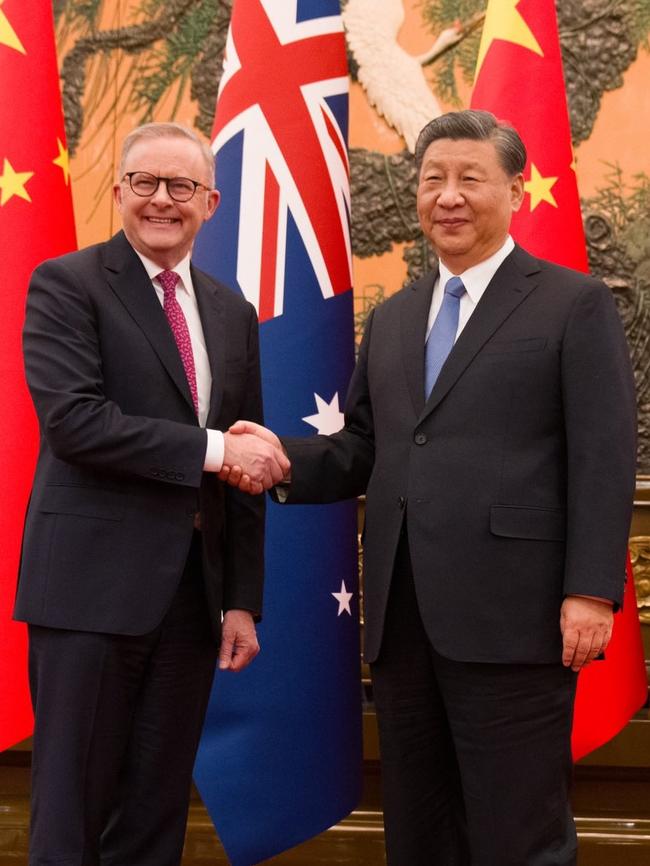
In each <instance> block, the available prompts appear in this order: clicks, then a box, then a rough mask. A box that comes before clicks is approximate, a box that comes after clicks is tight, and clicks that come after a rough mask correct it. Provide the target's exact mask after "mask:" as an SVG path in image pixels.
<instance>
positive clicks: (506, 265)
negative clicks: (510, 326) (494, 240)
mask: <svg viewBox="0 0 650 866" xmlns="http://www.w3.org/2000/svg"><path fill="white" fill-rule="evenodd" d="M538 271H539V265H538V263H537V262H536V260H535V259H533V258H532V256H529V255H528V254H527V253H526V252H524V250H522V249H521V247H515V249H514V250H513V252H512V253H511V254H510V255H509V256H508V257H507V258H506V259H505V260H504V261H503V263H502V264H501V266H500V267H499V269H498V270H497V272H496V274H495V275H494V277H493V278H492V280H491V281H490V283H489V284H488V287H487V288H486V290H485V292H484V294H483V297H482V298H481V300H480V301H479V303H478V305H477V307H476V309H475V310H474V312H473V313H472V315H471V316H470V319H469V321H468V322H467V324H466V325H465V327H464V328H463V330H462V332H461V334H460V336H459V337H458V340H457V341H456V343H455V345H454V347H453V349H452V350H451V352H450V354H449V356H448V358H447V360H446V362H445V364H444V366H443V368H442V370H441V372H440V376H439V377H438V380H437V381H436V383H435V385H434V387H433V390H432V392H431V394H430V396H429V399H428V400H427V402H426V405H424V408H423V410H422V412H421V414H420V417H419V418H418V423H420V422H421V421H422V420H423V419H424V418H425V417H426V416H427V415H429V413H431V412H433V410H434V409H435V408H436V406H437V405H438V404H439V403H440V401H441V400H442V399H443V397H444V396H445V395H446V394H447V393H448V392H449V390H450V389H451V388H453V386H454V385H455V384H456V382H457V381H458V378H459V377H460V376H461V374H462V373H463V371H464V370H465V369H466V367H467V366H468V365H469V364H470V363H471V362H472V361H473V359H474V358H475V357H476V355H477V353H478V352H479V351H480V350H481V349H482V347H483V346H484V345H485V343H486V342H487V341H488V340H489V339H490V337H491V336H492V335H493V334H494V333H495V331H496V330H497V329H498V328H499V327H500V326H501V325H502V324H503V322H504V321H505V320H506V319H507V318H508V316H510V314H511V313H512V312H513V310H515V309H516V308H517V307H518V306H519V304H521V302H522V301H523V300H524V299H525V298H526V296H527V295H529V294H530V292H532V291H533V289H534V288H535V286H536V282H535V280H534V279H531V275H532V274H534V273H536V272H538ZM421 356H422V353H421ZM422 375H423V374H422ZM423 387H424V386H423Z"/></svg>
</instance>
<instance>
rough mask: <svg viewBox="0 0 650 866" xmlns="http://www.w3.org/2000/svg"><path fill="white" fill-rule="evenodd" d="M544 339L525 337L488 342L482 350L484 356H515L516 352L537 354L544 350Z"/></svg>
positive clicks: (545, 343) (545, 342)
mask: <svg viewBox="0 0 650 866" xmlns="http://www.w3.org/2000/svg"><path fill="white" fill-rule="evenodd" d="M547 343H548V340H547V339H546V337H526V338H524V339H521V340H490V342H489V343H486V344H485V346H484V347H483V349H482V352H483V354H485V355H504V354H508V355H510V354H515V353H518V352H539V351H541V350H542V349H545V348H546V345H547Z"/></svg>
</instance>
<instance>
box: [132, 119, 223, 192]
mask: <svg viewBox="0 0 650 866" xmlns="http://www.w3.org/2000/svg"><path fill="white" fill-rule="evenodd" d="M154 138H187V139H188V140H189V141H193V142H194V144H196V145H198V147H199V149H200V150H201V155H202V156H203V160H204V162H205V167H206V170H207V176H208V178H209V179H210V185H211V186H212V187H213V186H214V154H213V153H212V148H211V147H210V145H209V144H207V143H206V142H205V141H204V140H203V139H202V138H199V136H198V135H197V134H196V132H194V130H193V129H190V128H189V126H183V124H182V123H145V124H143V125H142V126H138V127H136V128H135V129H134V130H133V131H132V132H130V133H129V134H128V135H127V137H126V138H125V139H124V141H123V142H122V155H121V156H120V168H119V174H120V177H124V166H125V164H126V158H127V156H128V155H129V151H130V150H131V148H132V147H133V145H134V144H136V143H137V142H138V141H146V140H151V139H154Z"/></svg>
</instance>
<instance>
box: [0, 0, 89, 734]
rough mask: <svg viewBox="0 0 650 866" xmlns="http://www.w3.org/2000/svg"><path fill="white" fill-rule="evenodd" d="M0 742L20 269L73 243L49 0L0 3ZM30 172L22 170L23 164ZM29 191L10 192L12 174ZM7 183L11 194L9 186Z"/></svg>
mask: <svg viewBox="0 0 650 866" xmlns="http://www.w3.org/2000/svg"><path fill="white" fill-rule="evenodd" d="M0 83H1V85H2V94H3V98H2V99H1V100H0V251H1V261H2V272H3V276H2V306H1V307H0V310H1V313H0V406H2V412H0V474H1V476H2V484H1V485H0V539H1V543H2V556H1V557H0V750H1V749H5V748H7V747H8V746H11V745H12V744H13V743H16V742H18V741H20V740H22V739H24V738H25V737H26V736H28V735H29V734H30V733H31V725H32V717H31V707H30V700H29V692H28V686H27V641H26V629H25V626H24V625H22V624H20V623H14V622H12V620H11V611H12V607H13V600H14V594H15V586H16V574H17V570H18V561H19V556H20V538H21V533H22V525H23V517H24V514H25V507H26V504H27V499H28V496H29V490H30V486H31V480H32V472H33V467H34V461H35V457H36V450H37V447H38V429H37V425H36V419H35V416H34V412H33V408H32V404H31V400H30V398H29V394H28V392H27V388H26V386H25V381H24V373H23V364H22V354H21V341H20V336H21V330H22V324H23V315H24V307H25V295H26V290H27V284H28V282H29V276H30V274H31V272H32V270H33V269H34V267H35V266H36V265H37V264H38V263H39V262H41V261H42V260H43V259H45V258H50V257H52V256H57V255H60V254H61V253H64V252H67V251H69V250H71V249H74V248H75V246H76V240H75V229H74V219H73V213H72V197H71V194H70V186H69V182H68V183H66V179H65V176H64V171H63V168H62V167H60V166H59V165H56V164H54V163H53V160H55V159H58V158H59V154H60V149H59V145H58V143H57V139H58V141H60V142H61V146H62V147H63V148H65V132H64V128H63V115H62V111H61V96H60V92H59V74H58V66H57V58H56V51H55V44H54V24H53V20H52V3H51V0H32V2H30V3H25V2H24V0H4V3H3V4H2V5H1V6H0ZM29 172H33V174H32V175H31V177H27V176H26V173H29ZM14 173H16V174H17V175H19V178H18V188H20V189H21V190H22V191H24V193H26V194H27V195H28V196H29V198H30V199H31V201H27V200H26V199H25V198H24V197H23V196H22V195H20V194H15V191H16V188H17V186H16V184H15V183H11V178H12V177H15V175H14ZM12 190H13V192H14V194H12Z"/></svg>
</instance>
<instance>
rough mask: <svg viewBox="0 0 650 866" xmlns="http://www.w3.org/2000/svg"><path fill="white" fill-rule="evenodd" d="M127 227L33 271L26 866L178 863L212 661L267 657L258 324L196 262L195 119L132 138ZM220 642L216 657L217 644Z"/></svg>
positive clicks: (26, 555)
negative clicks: (236, 475) (247, 487)
mask: <svg viewBox="0 0 650 866" xmlns="http://www.w3.org/2000/svg"><path fill="white" fill-rule="evenodd" d="M114 197H115V202H116V205H117V207H118V209H119V211H120V213H121V216H122V222H123V231H122V232H119V233H118V234H117V235H115V237H113V238H112V239H111V240H110V241H108V242H107V243H102V244H98V245H96V246H92V247H89V248H87V249H84V250H81V251H80V252H77V253H73V254H71V255H67V256H63V257H61V258H59V259H55V260H52V261H48V262H44V263H43V264H42V265H41V266H40V267H39V268H37V269H36V271H35V272H34V274H33V277H32V280H31V283H30V288H29V295H28V302H27V314H26V323H25V331H24V350H25V368H26V372H27V379H28V384H29V387H30V391H31V394H32V397H33V400H34V404H35V407H36V411H37V414H38V418H39V422H40V428H41V449H40V454H39V457H38V464H37V468H36V475H35V479H34V485H33V490H32V496H31V500H30V505H29V509H28V513H27V518H26V524H25V534H24V541H23V556H22V563H21V570H20V578H19V586H18V595H17V600H16V609H15V616H16V618H17V619H19V620H23V621H25V622H27V623H28V624H29V639H30V681H31V689H32V699H33V703H34V710H35V732H34V746H33V773H32V823H31V842H30V860H29V862H30V864H31V866H44V864H52V863H57V864H61V866H63V864H65V866H90V864H92V866H96V864H99V863H100V862H101V863H102V866H177V864H178V863H180V860H181V854H182V848H183V840H184V832H185V823H186V818H187V809H188V802H189V793H190V782H191V773H192V767H193V763H194V756H195V752H196V748H197V744H198V740H199V736H200V732H201V726H202V723H203V717H204V713H205V708H206V705H207V700H208V696H209V692H210V687H211V683H212V678H213V673H214V668H215V665H216V662H217V655H218V662H219V667H220V668H221V669H224V670H231V671H239V670H241V669H242V668H244V667H245V666H246V665H247V664H248V663H249V662H250V661H251V660H252V659H253V658H254V657H255V655H256V654H257V652H258V651H259V647H258V643H257V638H256V633H255V624H254V623H255V620H256V619H257V618H258V617H259V614H260V611H261V606H262V577H263V574H262V572H263V533H264V504H263V501H262V499H261V498H257V499H255V498H252V497H248V496H246V495H245V494H243V493H240V492H239V491H237V490H234V489H232V488H229V487H227V486H225V485H224V484H223V482H222V481H220V480H219V478H218V477H217V474H216V473H217V472H218V471H219V470H220V469H221V467H222V464H223V463H224V461H227V462H228V463H237V464H239V463H240V461H241V465H243V466H246V468H247V471H248V472H249V473H250V475H251V477H253V478H254V479H255V480H256V482H257V483H259V484H260V485H262V486H263V487H266V488H268V487H270V486H271V485H272V484H274V483H276V482H277V481H279V480H280V479H281V478H282V477H283V475H284V474H285V472H286V471H287V469H288V461H287V460H286V458H285V457H284V455H283V454H282V453H280V452H279V451H278V450H277V449H275V448H274V447H273V446H270V445H268V444H267V443H260V442H259V440H257V439H255V438H254V437H252V436H251V437H244V438H239V437H236V436H232V435H231V434H229V433H227V432H226V433H225V434H224V433H222V432H221V431H224V430H225V431H227V430H228V427H229V425H230V424H231V423H232V422H233V421H235V419H236V418H238V417H241V416H243V417H249V418H255V419H257V420H260V421H261V415H262V408H261V392H260V371H259V354H258V339H257V319H256V315H255V311H254V309H253V307H252V306H251V305H250V304H249V303H247V302H246V301H245V300H243V299H242V298H241V297H240V296H238V295H236V294H235V293H234V292H231V291H230V290H229V289H227V288H226V287H224V286H222V285H220V284H219V283H217V282H215V281H214V280H212V279H211V278H210V277H208V276H207V275H206V274H203V273H201V272H200V271H198V270H196V269H195V268H194V267H193V266H192V264H191V260H190V259H191V250H192V244H193V242H194V238H195V237H196V234H197V232H198V231H199V229H200V228H201V226H202V225H203V223H204V222H205V221H206V220H208V219H209V218H210V217H211V216H212V214H213V213H214V211H215V209H216V207H217V204H218V201H219V193H218V192H217V190H215V189H214V166H213V156H212V153H211V151H210V149H209V148H208V147H207V146H206V145H204V144H203V143H202V142H201V141H200V140H199V139H198V138H197V136H196V135H195V134H194V133H193V132H192V131H191V130H189V129H186V128H184V127H182V126H179V125H177V124H170V123H164V124H148V125H146V126H143V127H140V128H138V129H136V130H135V131H134V132H132V133H131V134H130V135H129V136H128V137H127V138H126V140H125V142H124V146H123V151H122V157H121V162H120V166H119V170H118V181H117V183H116V184H115V186H114ZM219 646H220V650H219Z"/></svg>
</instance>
